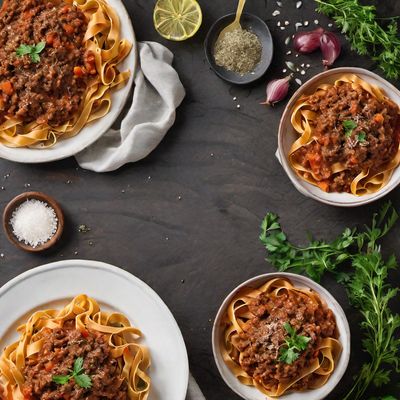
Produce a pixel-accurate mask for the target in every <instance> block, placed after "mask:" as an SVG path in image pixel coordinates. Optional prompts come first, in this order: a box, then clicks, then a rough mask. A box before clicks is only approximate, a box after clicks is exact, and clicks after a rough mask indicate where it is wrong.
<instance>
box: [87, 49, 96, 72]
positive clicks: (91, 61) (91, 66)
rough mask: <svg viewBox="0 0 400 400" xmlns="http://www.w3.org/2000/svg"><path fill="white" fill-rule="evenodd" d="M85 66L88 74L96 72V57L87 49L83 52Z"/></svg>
mask: <svg viewBox="0 0 400 400" xmlns="http://www.w3.org/2000/svg"><path fill="white" fill-rule="evenodd" d="M84 59H85V68H86V71H87V72H88V73H89V74H90V75H95V74H96V73H97V71H96V57H95V55H94V54H93V53H92V52H91V51H88V52H87V53H86V54H85V58H84Z"/></svg>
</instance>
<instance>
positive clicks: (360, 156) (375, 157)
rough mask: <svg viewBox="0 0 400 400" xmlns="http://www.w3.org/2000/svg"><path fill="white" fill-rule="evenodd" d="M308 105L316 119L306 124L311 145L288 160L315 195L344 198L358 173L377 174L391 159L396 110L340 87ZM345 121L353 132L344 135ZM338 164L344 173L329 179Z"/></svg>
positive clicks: (396, 131)
mask: <svg viewBox="0 0 400 400" xmlns="http://www.w3.org/2000/svg"><path fill="white" fill-rule="evenodd" d="M308 103H309V104H310V105H311V110H312V111H314V112H315V113H316V115H317V117H316V120H315V121H311V124H312V130H313V136H314V137H315V138H316V141H313V142H312V143H310V144H308V145H307V146H303V147H301V148H300V149H298V150H297V151H296V152H295V153H294V154H293V159H294V161H295V162H297V163H299V164H301V165H302V166H304V167H305V168H307V169H309V170H310V169H311V170H312V171H313V173H314V175H315V176H316V177H317V180H318V182H319V186H320V187H321V189H323V190H325V191H327V192H350V184H351V182H352V181H353V180H354V178H355V177H356V176H357V175H358V174H359V173H360V172H362V171H368V170H370V172H371V173H372V174H373V173H376V172H379V171H380V170H381V168H382V166H384V164H386V163H387V162H389V161H391V160H392V159H393V158H394V157H395V155H396V153H397V151H398V148H399V134H400V129H399V128H400V126H399V122H400V120H399V118H398V114H399V107H398V106H397V105H396V104H395V103H393V102H392V101H391V100H388V99H385V100H383V101H379V100H378V99H376V98H375V97H373V96H372V95H371V94H369V93H368V92H367V91H366V90H364V89H362V88H361V87H360V86H358V87H356V88H353V87H352V85H351V84H350V83H344V84H342V85H340V86H333V87H331V88H330V89H328V90H327V91H324V92H319V93H318V92H317V93H315V94H314V95H312V96H310V98H309V100H308ZM346 121H350V127H351V126H354V128H353V129H347V130H346V129H345V125H346V124H348V122H346ZM346 132H347V133H346ZM338 162H339V163H342V164H343V165H345V166H346V170H345V171H342V172H339V173H337V174H334V175H332V165H333V164H335V163H338ZM305 178H307V176H305Z"/></svg>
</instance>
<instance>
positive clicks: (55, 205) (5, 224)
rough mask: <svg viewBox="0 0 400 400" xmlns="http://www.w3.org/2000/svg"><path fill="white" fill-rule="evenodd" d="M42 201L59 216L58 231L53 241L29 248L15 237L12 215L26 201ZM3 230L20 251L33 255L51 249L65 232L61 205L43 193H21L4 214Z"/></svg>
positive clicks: (10, 203)
mask: <svg viewBox="0 0 400 400" xmlns="http://www.w3.org/2000/svg"><path fill="white" fill-rule="evenodd" d="M31 199H35V200H40V201H43V202H44V203H47V204H48V205H49V206H50V207H52V208H53V209H54V212H55V213H56V216H57V219H58V221H57V230H56V232H55V234H54V235H53V236H52V238H51V239H49V240H48V241H47V242H46V243H43V244H41V245H38V246H36V247H32V246H29V245H28V244H25V243H24V242H21V241H20V240H18V238H17V237H16V236H15V235H14V233H13V230H12V226H11V224H10V220H11V218H12V214H13V212H14V210H15V209H16V208H17V207H19V206H20V205H21V204H22V203H23V202H25V201H26V200H31ZM3 228H4V231H5V232H6V235H7V238H8V240H9V241H10V242H11V243H12V244H14V245H15V246H16V247H18V248H19V249H22V250H25V251H28V252H31V253H38V252H40V251H44V250H47V249H49V248H50V247H52V246H54V245H55V244H56V243H57V242H58V240H59V239H60V237H61V235H62V233H63V230H64V214H63V212H62V209H61V207H60V205H59V204H58V203H57V202H56V200H54V199H53V198H52V197H50V196H48V195H47V194H44V193H41V192H26V193H21V194H20V195H18V196H16V197H14V198H13V199H12V200H11V201H10V202H9V203H8V204H7V206H6V208H5V209H4V212H3Z"/></svg>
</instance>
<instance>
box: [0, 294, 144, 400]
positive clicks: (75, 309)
mask: <svg viewBox="0 0 400 400" xmlns="http://www.w3.org/2000/svg"><path fill="white" fill-rule="evenodd" d="M67 325H68V326H69V325H71V326H69V328H68V330H67V331H66V332H67V334H66V337H68V335H70V336H73V335H74V332H72V334H71V331H72V330H74V331H75V330H76V331H77V334H76V335H75V336H77V339H74V341H71V343H72V344H71V346H72V347H73V346H76V345H77V344H78V343H80V342H82V346H86V347H87V346H88V345H87V344H85V338H87V337H89V336H91V337H93V338H97V337H100V338H101V339H100V340H99V342H98V346H99V348H98V350H100V348H102V347H104V346H106V344H103V341H102V340H103V338H107V346H106V347H107V349H108V348H109V349H110V350H109V351H110V354H109V357H110V358H111V360H115V362H114V364H115V366H114V367H113V370H114V369H115V368H116V371H114V373H115V374H116V379H117V380H119V381H120V382H122V381H123V382H125V383H124V384H125V385H126V396H127V397H126V398H128V399H130V400H146V399H147V397H148V394H149V390H150V378H149V376H148V375H147V370H148V368H149V366H150V355H149V352H148V350H147V349H146V348H145V347H143V346H141V345H139V344H138V343H137V339H138V338H139V337H140V336H141V335H142V334H141V332H140V330H139V329H137V328H134V327H132V326H131V324H130V322H129V321H128V319H127V318H126V317H125V316H124V315H123V314H120V313H106V312H103V311H101V310H100V307H99V305H98V304H97V302H96V301H95V300H94V299H91V298H90V297H87V296H86V295H79V296H76V297H75V298H74V299H73V300H72V301H71V302H70V303H69V304H68V305H66V306H65V307H64V308H63V309H61V310H55V309H51V310H43V311H37V312H35V313H33V314H32V315H31V316H30V317H29V319H28V321H27V322H26V323H25V324H24V325H22V326H20V327H19V328H18V332H19V334H20V338H19V340H18V341H17V342H15V343H13V344H11V345H9V346H8V347H6V348H5V349H4V351H3V353H2V355H1V357H0V388H2V390H3V392H5V393H3V397H4V399H5V400H25V399H26V398H27V397H26V396H25V395H24V394H26V393H30V392H27V388H26V387H25V385H26V380H27V379H26V376H25V373H26V368H28V366H32V365H37V364H38V363H40V361H41V360H40V359H38V358H40V355H41V354H42V353H43V350H44V346H49V345H48V343H47V340H48V338H49V335H50V334H51V332H53V331H55V330H57V329H58V330H62V329H63V328H65V327H66V326H67ZM81 334H82V336H78V335H81ZM58 335H60V338H59V341H60V340H61V339H62V338H64V336H62V335H63V332H62V331H60V332H59V333H58ZM57 337H58V336H57ZM79 338H80V339H79ZM78 339H79V340H78ZM64 340H65V339H64ZM95 343H97V342H95ZM65 346H66V344H65V343H64V347H65ZM86 347H85V349H86ZM46 348H47V347H46ZM49 348H53V347H52V346H50V347H49ZM74 349H75V350H74V351H76V348H74ZM71 351H72V350H71ZM85 351H86V350H85ZM95 351H96V348H95ZM61 352H62V348H59V349H58V350H57V349H56V348H54V360H56V359H58V358H60V357H59V356H57V354H61ZM43 354H46V355H47V354H48V351H47V350H46V351H44V353H43ZM105 354H108V353H105ZM52 357H53V356H52ZM52 359H53V358H52ZM59 362H61V361H60V360H59ZM49 363H51V364H52V365H51V368H53V369H54V370H56V369H55V368H57V366H56V365H55V364H56V362H55V361H54V362H53V361H50V362H47V363H46V364H45V368H46V371H45V372H48V370H50V368H49V367H48V364H49ZM53 364H54V365H53ZM97 367H100V366H97ZM94 368H96V366H94ZM102 374H103V379H106V378H105V377H104V376H105V371H103V372H102ZM119 385H121V383H119ZM46 390H50V389H48V386H46ZM29 396H32V395H31V394H29ZM0 398H1V396H0ZM29 398H31V397H29ZM79 398H81V397H79ZM116 398H117V397H116ZM124 398H125V397H124Z"/></svg>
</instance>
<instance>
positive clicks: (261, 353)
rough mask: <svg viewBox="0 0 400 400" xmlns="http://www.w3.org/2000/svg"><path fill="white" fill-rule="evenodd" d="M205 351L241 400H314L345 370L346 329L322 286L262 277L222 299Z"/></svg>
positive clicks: (275, 275)
mask: <svg viewBox="0 0 400 400" xmlns="http://www.w3.org/2000/svg"><path fill="white" fill-rule="evenodd" d="M212 346H213V352H214V359H215V362H216V364H217V367H218V370H219V372H220V374H221V376H222V378H223V379H224V381H225V383H226V384H227V385H228V386H229V387H230V388H231V389H232V390H233V391H234V392H236V393H237V394H238V395H239V396H241V397H242V398H244V399H246V400H265V399H266V398H267V399H269V398H275V397H279V398H282V399H288V400H291V399H293V400H322V399H324V398H325V397H326V396H327V395H328V394H329V393H330V392H331V391H332V390H333V389H334V388H335V386H336V385H337V384H338V383H339V381H340V379H341V378H342V376H343V375H344V373H345V371H346V369H347V365H348V363H349V358H350V328H349V324H348V321H347V319H346V315H345V313H344V311H343V309H342V308H341V306H340V305H339V303H338V302H337V301H336V300H335V298H334V297H333V296H332V295H331V294H330V293H329V292H328V291H327V290H326V289H324V288H323V287H322V286H320V285H319V284H317V283H315V282H314V281H312V280H310V279H309V278H306V277H304V276H301V275H296V274H291V273H284V272H279V273H268V274H264V275H260V276H257V277H255V278H252V279H249V280H248V281H246V282H244V283H242V284H241V285H239V286H238V287H237V288H235V289H234V290H233V291H232V292H231V293H230V294H229V295H228V296H227V297H226V299H225V300H224V302H223V303H222V305H221V307H220V309H219V311H218V313H217V316H216V318H215V321H214V326H213V333H212ZM280 375H281V376H282V379H281V380H280V379H279V376H280Z"/></svg>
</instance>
